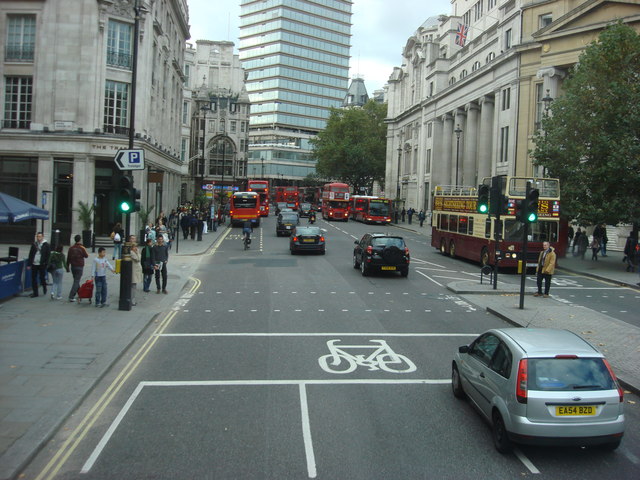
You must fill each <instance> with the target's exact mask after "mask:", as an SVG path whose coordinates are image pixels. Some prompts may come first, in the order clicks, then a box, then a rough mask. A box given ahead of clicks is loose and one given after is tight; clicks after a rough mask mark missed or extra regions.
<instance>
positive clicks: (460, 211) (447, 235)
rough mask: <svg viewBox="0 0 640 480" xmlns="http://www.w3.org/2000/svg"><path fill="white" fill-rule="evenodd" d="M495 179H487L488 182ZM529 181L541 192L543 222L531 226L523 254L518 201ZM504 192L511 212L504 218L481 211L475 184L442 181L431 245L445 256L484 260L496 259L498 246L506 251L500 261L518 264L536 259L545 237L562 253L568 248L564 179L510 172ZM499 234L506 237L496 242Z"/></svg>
mask: <svg viewBox="0 0 640 480" xmlns="http://www.w3.org/2000/svg"><path fill="white" fill-rule="evenodd" d="M490 180H491V179H484V182H483V183H485V184H487V185H488V184H489V183H490ZM527 182H531V184H532V185H533V187H534V188H537V189H538V191H539V192H540V196H539V198H538V221H537V222H535V223H532V224H531V225H529V235H528V249H527V250H528V253H527V258H526V259H525V258H522V237H523V228H524V226H523V224H522V223H521V222H520V221H519V220H517V219H516V216H515V212H516V202H518V201H523V200H524V198H525V195H526V185H527ZM504 195H505V196H506V197H507V198H508V202H509V203H508V205H509V208H508V212H507V213H506V214H505V215H501V217H500V223H499V224H498V222H496V221H495V219H489V217H488V216H487V214H486V213H477V211H476V206H477V203H478V192H477V189H476V188H475V187H463V186H457V187H456V186H450V185H445V186H437V187H436V188H435V191H434V197H433V215H432V218H431V226H432V232H431V245H432V246H433V247H435V248H437V249H439V250H440V251H441V252H442V253H443V254H444V255H449V256H451V257H463V258H467V259H469V260H473V261H476V262H479V263H480V264H482V265H486V264H493V263H494V262H495V252H496V250H498V251H501V252H502V259H501V260H500V266H502V267H517V266H518V263H519V262H520V261H524V262H526V263H528V264H532V263H533V264H535V263H536V261H537V258H538V254H539V253H540V250H541V249H542V242H544V241H549V242H551V245H552V246H553V247H554V248H555V249H556V254H557V255H558V257H564V255H565V249H566V238H567V234H566V225H565V226H563V223H562V222H561V221H560V181H559V180H558V179H556V178H530V177H529V178H527V177H506V178H505V192H504ZM496 233H499V234H500V235H499V236H500V237H501V240H500V242H499V244H497V243H496V240H495V239H496Z"/></svg>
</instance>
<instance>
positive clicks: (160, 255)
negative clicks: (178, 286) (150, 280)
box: [151, 236, 169, 293]
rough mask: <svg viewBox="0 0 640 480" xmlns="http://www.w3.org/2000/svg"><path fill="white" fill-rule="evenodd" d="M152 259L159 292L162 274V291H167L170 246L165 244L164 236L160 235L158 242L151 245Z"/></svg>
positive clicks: (158, 291)
mask: <svg viewBox="0 0 640 480" xmlns="http://www.w3.org/2000/svg"><path fill="white" fill-rule="evenodd" d="M151 260H152V262H153V265H154V267H153V268H154V270H155V274H156V275H155V276H156V288H157V289H158V290H157V293H160V275H162V293H167V262H168V261H169V247H167V246H166V245H165V244H164V238H163V237H162V236H159V237H158V239H157V240H156V244H155V245H154V246H153V247H151Z"/></svg>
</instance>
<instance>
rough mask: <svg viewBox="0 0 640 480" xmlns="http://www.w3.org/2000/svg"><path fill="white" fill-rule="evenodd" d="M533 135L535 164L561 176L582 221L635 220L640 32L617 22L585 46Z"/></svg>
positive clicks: (569, 207)
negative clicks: (547, 114)
mask: <svg viewBox="0 0 640 480" xmlns="http://www.w3.org/2000/svg"><path fill="white" fill-rule="evenodd" d="M563 89H564V94H563V95H562V96H560V98H557V99H556V100H555V101H554V102H553V103H552V105H551V109H550V115H549V116H548V117H545V118H543V120H542V130H541V131H540V132H538V134H537V135H536V137H535V139H534V140H535V144H536V147H535V150H534V151H533V152H532V155H533V159H534V163H535V164H537V165H543V166H544V167H546V168H547V170H548V173H549V176H551V177H557V178H559V179H560V181H561V189H562V210H563V212H564V215H565V216H567V217H568V218H571V219H577V220H578V221H579V222H580V223H581V224H582V225H587V224H594V223H596V222H606V223H608V224H612V225H615V224H617V223H637V222H638V221H639V220H640V195H638V191H640V161H639V159H640V144H639V141H640V139H639V134H640V128H639V127H640V110H639V109H638V105H640V36H639V35H638V34H637V33H636V32H635V30H633V29H632V28H630V27H628V26H626V25H623V24H621V23H618V24H615V25H612V26H610V27H608V28H606V29H605V30H603V32H602V33H601V34H600V36H599V38H598V40H596V41H595V42H593V43H592V44H590V45H589V46H587V48H586V49H585V51H584V52H583V53H582V55H580V60H579V63H578V64H577V65H576V67H575V68H574V70H573V71H572V72H571V74H570V75H569V76H568V78H567V79H566V81H565V82H564V84H563Z"/></svg>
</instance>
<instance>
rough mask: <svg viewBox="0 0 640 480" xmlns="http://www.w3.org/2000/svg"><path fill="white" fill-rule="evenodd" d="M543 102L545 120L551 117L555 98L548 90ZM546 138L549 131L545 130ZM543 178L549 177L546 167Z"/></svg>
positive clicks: (543, 169) (543, 168) (543, 170)
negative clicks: (550, 112)
mask: <svg viewBox="0 0 640 480" xmlns="http://www.w3.org/2000/svg"><path fill="white" fill-rule="evenodd" d="M542 101H543V102H544V118H547V117H549V109H550V108H551V102H553V98H552V97H551V95H549V89H548V88H547V96H546V97H543V98H542ZM544 138H545V140H546V138H547V130H546V129H545V130H544ZM542 176H543V177H546V176H547V168H546V167H544V166H543V167H542Z"/></svg>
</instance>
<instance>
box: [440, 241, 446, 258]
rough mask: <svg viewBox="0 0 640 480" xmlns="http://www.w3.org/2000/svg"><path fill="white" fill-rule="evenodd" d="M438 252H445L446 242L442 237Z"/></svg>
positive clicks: (444, 253)
mask: <svg viewBox="0 0 640 480" xmlns="http://www.w3.org/2000/svg"><path fill="white" fill-rule="evenodd" d="M440 253H442V254H443V255H446V254H447V242H446V241H445V239H444V238H443V239H441V240H440Z"/></svg>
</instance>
